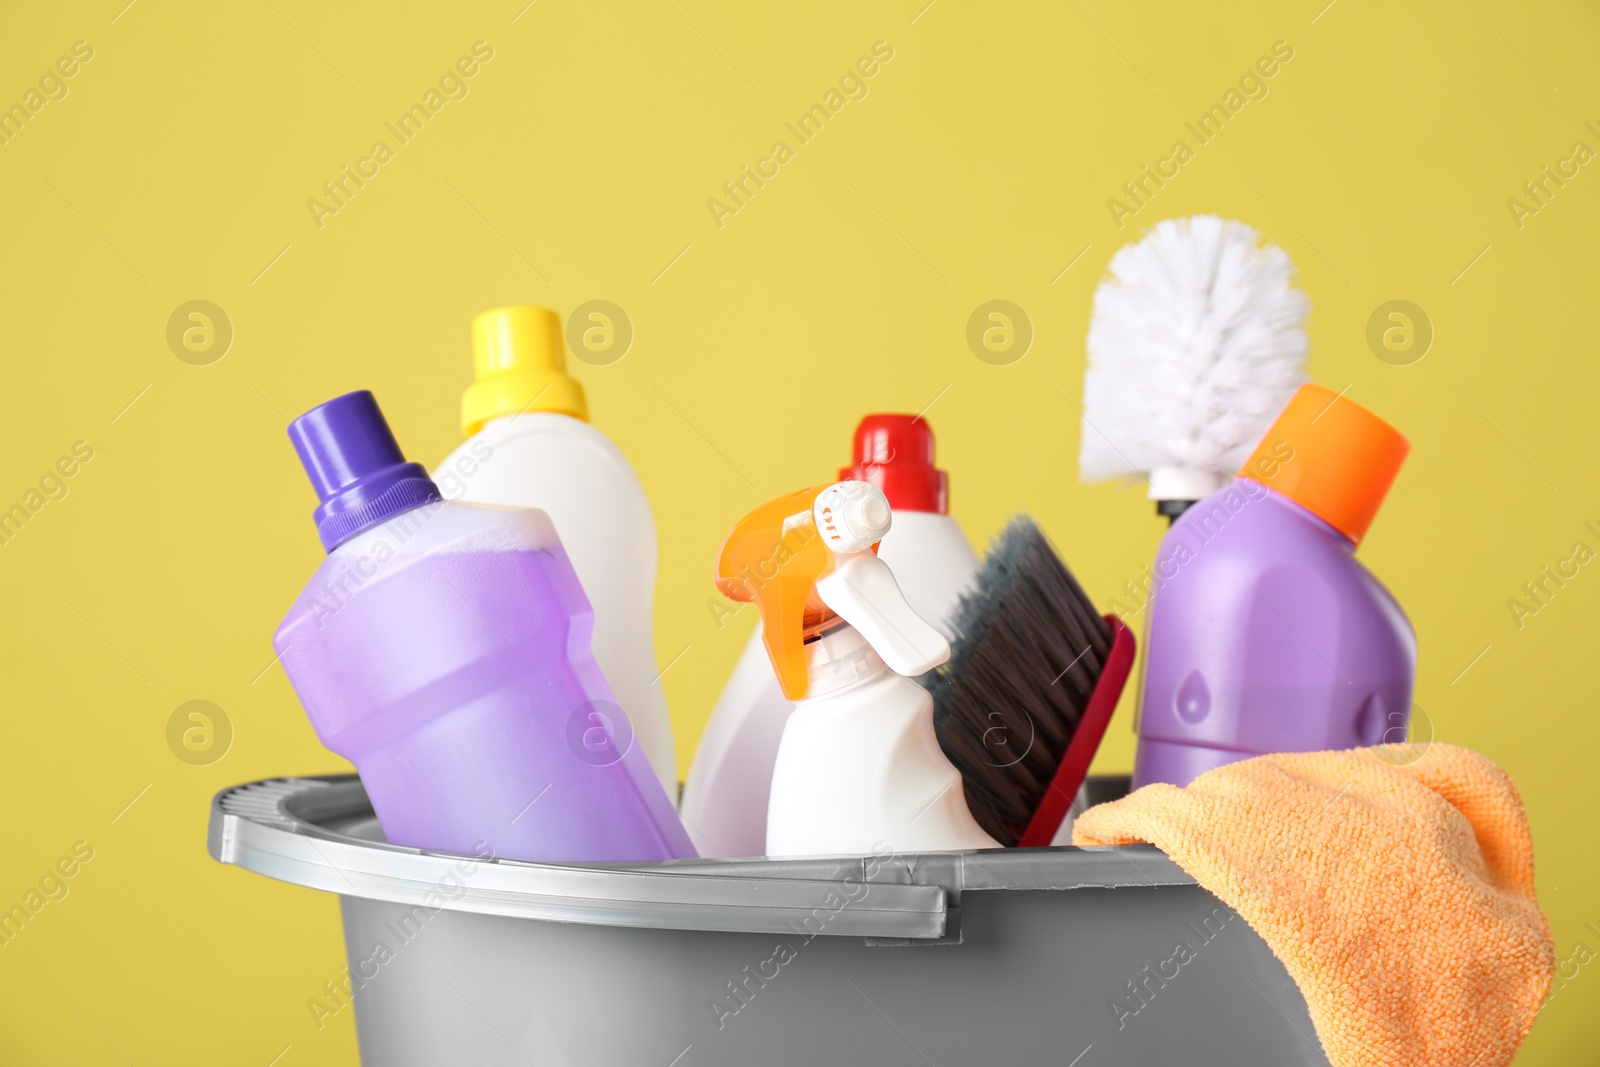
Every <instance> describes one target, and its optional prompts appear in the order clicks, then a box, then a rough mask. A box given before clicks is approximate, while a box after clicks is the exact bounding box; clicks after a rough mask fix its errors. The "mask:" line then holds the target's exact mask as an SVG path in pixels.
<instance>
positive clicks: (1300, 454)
mask: <svg viewBox="0 0 1600 1067" xmlns="http://www.w3.org/2000/svg"><path fill="white" fill-rule="evenodd" d="M1409 450H1410V445H1409V444H1408V443H1407V442H1406V439H1405V438H1404V437H1402V436H1401V435H1400V434H1399V432H1397V431H1396V430H1395V429H1394V428H1393V427H1391V426H1390V425H1389V424H1388V423H1386V422H1384V421H1383V420H1382V419H1380V418H1378V417H1377V416H1376V415H1374V414H1372V413H1371V412H1370V411H1368V410H1366V409H1365V408H1363V407H1362V406H1360V405H1359V404H1357V403H1355V402H1354V401H1352V400H1349V399H1347V398H1345V397H1343V396H1341V395H1338V394H1335V393H1334V392H1333V391H1332V390H1329V389H1325V388H1323V387H1322V386H1319V385H1304V386H1301V387H1300V390H1299V391H1298V392H1297V393H1295V395H1294V397H1293V398H1292V399H1291V400H1290V401H1289V403H1288V405H1287V406H1286V407H1285V408H1284V409H1283V412H1282V413H1281V414H1279V416H1278V419H1277V421H1276V422H1274V423H1273V425H1272V427H1271V429H1269V430H1268V431H1267V433H1266V435H1265V436H1264V437H1263V438H1262V439H1261V443H1260V444H1259V445H1257V446H1256V450H1255V453H1254V454H1253V455H1252V456H1251V457H1250V458H1249V459H1248V460H1247V461H1246V462H1245V464H1244V466H1242V467H1241V468H1240V469H1239V473H1238V476H1237V478H1236V479H1235V481H1234V482H1233V484H1232V485H1230V486H1228V487H1226V488H1224V489H1221V490H1219V491H1218V492H1216V493H1213V494H1212V495H1211V496H1209V497H1207V498H1206V499H1204V500H1201V501H1200V502H1198V503H1196V504H1195V505H1194V506H1193V507H1191V508H1189V509H1188V510H1187V511H1186V512H1184V514H1183V516H1182V517H1181V518H1180V519H1179V520H1178V521H1177V522H1176V523H1175V524H1174V525H1173V527H1172V529H1171V530H1169V531H1168V532H1167V536H1166V538H1165V539H1164V540H1163V541H1162V543H1161V549H1160V551H1159V552H1158V553H1157V555H1156V565H1155V568H1154V573H1155V579H1156V583H1157V584H1156V590H1157V592H1156V594H1155V596H1154V598H1153V600H1152V603H1151V615H1150V623H1149V627H1150V628H1149V635H1148V638H1147V641H1148V644H1147V647H1148V650H1149V651H1148V654H1147V657H1146V661H1145V675H1144V685H1143V689H1142V699H1141V706H1140V717H1139V751H1138V757H1137V760H1136V762H1135V766H1134V775H1133V784H1134V786H1135V787H1136V788H1137V787H1138V786H1142V785H1148V784H1150V783H1152V782H1168V783H1171V784H1173V785H1179V786H1182V785H1187V784H1188V783H1189V782H1191V781H1192V780H1193V779H1194V778H1196V777H1197V776H1199V775H1201V774H1203V773H1205V772H1206V771H1208V770H1211V769H1213V768H1215V767H1220V766H1223V765H1224V764H1228V763H1233V762H1235V761H1237V760H1241V759H1249V758H1250V757H1252V756H1257V755H1265V754H1267V753H1272V752H1316V751H1322V750H1326V749H1341V748H1353V747H1357V746H1361V745H1375V744H1380V743H1384V742H1396V743H1398V742H1403V741H1405V740H1406V733H1407V728H1408V726H1409V723H1410V719H1411V693H1412V686H1413V683H1414V681H1415V676H1416V662H1417V640H1416V635H1415V634H1414V633H1413V631H1412V629H1411V624H1410V622H1408V621H1407V619H1406V616H1405V613H1404V612H1403V611H1401V610H1400V605H1399V604H1398V603H1396V602H1395V599H1394V597H1393V596H1392V595H1390V593H1389V591H1388V590H1387V589H1385V588H1384V587H1383V585H1382V584H1381V583H1380V582H1379V581H1378V580H1377V579H1376V578H1375V577H1373V575H1372V574H1371V572H1369V571H1368V570H1367V569H1366V568H1365V567H1364V566H1362V565H1361V563H1360V562H1359V561H1357V559H1356V557H1355V550H1356V546H1358V545H1359V544H1360V543H1361V540H1362V538H1363V537H1364V536H1365V535H1366V532H1367V528H1368V526H1370V525H1371V523H1372V519H1373V517H1374V516H1375V515H1376V514H1377V511H1378V508H1379V507H1380V506H1381V505H1382V503H1383V499H1384V497H1385V495H1386V494H1387V493H1388V491H1389V487H1390V485H1391V484H1392V483H1393V482H1394V478H1395V475H1396V474H1397V473H1398V472H1399V470H1400V465H1401V463H1403V462H1404V460H1405V457H1406V453H1407V452H1408V451H1409Z"/></svg>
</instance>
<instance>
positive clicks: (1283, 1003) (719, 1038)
mask: <svg viewBox="0 0 1600 1067" xmlns="http://www.w3.org/2000/svg"><path fill="white" fill-rule="evenodd" d="M1125 784H1126V779H1122V780H1116V779H1096V780H1093V781H1091V783H1090V786H1089V787H1086V789H1087V790H1088V791H1089V792H1090V794H1091V795H1090V797H1089V799H1101V796H1097V795H1093V794H1094V793H1099V794H1102V795H1115V792H1116V791H1118V790H1119V789H1120V788H1125ZM209 849H210V852H211V855H212V856H213V857H214V858H215V859H217V860H219V861H221V862H223V863H233V864H237V865H239V866H241V867H244V868H247V869H249V870H252V871H255V872H256V873H258V874H264V875H267V876H268V877H271V878H277V879H280V880H282V881H285V882H291V883H294V884H295V885H302V886H309V887H311V888H313V889H321V890H325V891H328V892H332V893H338V894H339V895H340V898H341V901H342V904H343V914H344V930H345V946H346V952H347V956H348V959H349V964H350V972H351V973H350V996H349V998H348V1000H349V1002H350V1003H353V1004H354V1007H355V1013H356V1026H357V1031H358V1034H359V1039H360V1045H361V1059H362V1062H363V1063H364V1064H366V1065H367V1067H399V1065H411V1064H416V1065H424V1064H426V1065H438V1064H494V1065H500V1064H505V1065H529V1064H533V1065H537V1067H547V1065H555V1067H559V1065H568V1064H571V1065H574V1067H576V1065H583V1067H610V1065H617V1067H621V1065H628V1067H700V1065H706V1064H713V1065H720V1064H727V1065H737V1067H750V1065H766V1064H797V1065H801V1064H803V1065H807V1067H811V1065H822V1064H829V1065H833V1064H838V1065H854V1064H870V1065H873V1067H901V1065H904V1067H957V1065H971V1064H1049V1065H1052V1067H1106V1065H1117V1064H1127V1065H1139V1067H1149V1065H1167V1064H1172V1065H1177V1064H1184V1065H1203V1064H1217V1065H1226V1067H1239V1065H1242V1064H1272V1065H1274V1067H1300V1065H1305V1067H1316V1065H1325V1064H1326V1063H1327V1060H1326V1059H1325V1058H1324V1056H1323V1054H1322V1051H1321V1047H1320V1046H1319V1044H1318V1042H1317V1039H1316V1035H1315V1032H1314V1030H1313V1028H1312V1025H1311V1021H1310V1018H1309V1017H1308V1016H1307V1013H1306V1006H1305V1002H1304V1000H1303V999H1302V998H1301V996H1300V994H1299V992H1298V990H1297V989H1296V988H1295V985H1294V983H1293V981H1292V980H1291V979H1290V978H1289V976H1288V974H1287V972H1285V971H1284V969H1283V966H1282V964H1281V963H1279V962H1278V960H1277V958H1276V957H1274V956H1273V954H1272V953H1271V951H1270V950H1269V949H1268V948H1267V946H1266V945H1265V944H1264V943H1263V942H1262V941H1261V939H1260V938H1259V937H1258V936H1257V935H1256V934H1255V932H1254V931H1252V930H1251V929H1250V928H1249V926H1247V925H1246V924H1245V922H1244V920H1243V919H1240V918H1238V917H1237V916H1235V915H1233V913H1232V912H1230V911H1229V909H1228V908H1226V907H1225V906H1224V905H1222V904H1221V903H1220V902H1219V901H1218V900H1217V899H1216V898H1215V897H1213V896H1212V895H1211V894H1210V893H1208V892H1206V891H1205V890H1203V889H1201V888H1200V887H1199V886H1197V885H1195V884H1194V881H1193V879H1191V878H1190V877H1189V876H1188V875H1186V874H1185V873H1184V872H1183V871H1182V870H1181V869H1180V868H1179V867H1178V866H1177V865H1176V864H1174V863H1173V862H1172V861H1171V860H1169V859H1168V858H1167V857H1166V856H1164V855H1163V854H1161V853H1160V852H1158V851H1156V850H1155V849H1152V848H1143V847H1141V848H1120V849H1074V848H1049V849H1006V850H991V851H986V852H959V853H958V852H943V853H927V854H918V855H894V854H890V853H885V854H882V855H879V856H875V857H868V858H862V857H851V858H831V859H830V858H818V859H803V860H766V859H754V860H731V861H730V860H683V861H678V862H675V863H664V864H637V865H616V864H566V865H556V864H540V863H521V862H515V861H509V860H494V859H486V858H483V857H475V856H462V855H457V854H453V853H438V852H424V851H419V850H417V849H410V848H402V847H399V846H395V845H389V844H385V843H383V840H382V834H381V832H380V831H379V829H378V825H377V820H376V819H375V818H374V817H373V814H372V808H371V805H370V804H369V803H368V801H367V797H366V793H365V792H364V791H363V790H362V788H361V783H360V781H359V780H358V779H357V778H355V777H354V776H342V777H328V778H287V779H272V780H269V781H263V782H255V783H252V784H250V785H243V786H236V787H234V788H231V789H226V790H223V791H222V792H221V793H219V794H218V795H217V796H216V798H215V799H214V800H213V801H212V809H211V824H210V833H209ZM257 921H259V920H257ZM342 996H343V993H342V991H340V990H335V991H334V992H333V993H332V994H330V995H329V997H328V998H327V1000H326V1003H327V1006H328V1007H329V1009H330V1010H342V1008H341V1005H340V1003H339V999H338V998H340V997H342Z"/></svg>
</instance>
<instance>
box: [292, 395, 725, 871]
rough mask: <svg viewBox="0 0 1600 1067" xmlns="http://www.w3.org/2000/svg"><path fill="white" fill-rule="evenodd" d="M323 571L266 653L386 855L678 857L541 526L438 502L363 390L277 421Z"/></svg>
mask: <svg viewBox="0 0 1600 1067" xmlns="http://www.w3.org/2000/svg"><path fill="white" fill-rule="evenodd" d="M289 437H290V439H291V440H292V441H293V442H294V447H295V451H296V452H298V453H299V455H300V461H301V463H303V464H304V465H305V469H306V473H307V474H308V475H309V476H310V478H311V483H312V485H313V486H315V488H316V490H317V496H318V498H319V499H320V503H319V505H318V506H317V509H316V511H315V512H314V513H313V517H314V518H315V519H316V523H317V533H318V535H319V536H320V537H321V539H322V544H323V547H324V548H326V549H327V551H328V558H327V559H326V560H325V561H324V562H323V564H322V566H321V567H319V568H318V569H317V572H316V574H315V575H313V576H312V579H311V582H310V584H308V585H307V586H306V588H305V590H304V591H303V592H302V593H301V594H300V597H299V599H298V600H296V602H295V605H294V607H293V608H292V609H290V611H289V614H288V615H287V616H286V617H285V618H284V620H283V623H282V624H281V625H280V626H279V627H278V632H277V633H276V634H275V635H274V637H273V646H274V647H275V648H276V649H277V651H278V654H279V656H280V657H281V658H282V660H283V666H284V669H285V670H286V671H287V672H288V674H289V680H290V681H291V682H292V683H293V684H294V688H295V692H296V693H297V694H298V695H299V697H300V702H301V703H302V704H303V705H304V706H305V709H306V714H308V715H309V716H310V717H311V723H312V725H313V726H314V727H316V731H317V736H318V737H320V738H321V739H322V742H323V744H325V745H327V746H328V748H330V749H332V750H333V751H335V752H337V753H339V754H340V755H341V756H344V757H345V758H346V759H348V760H349V761H350V762H352V763H354V764H355V765H356V770H357V771H359V772H360V774H361V781H362V784H364V785H365V786H366V789H367V795H368V796H369V797H370V798H371V800H372V807H373V810H374V811H375V812H376V813H377V816H378V822H379V824H380V825H381V826H382V827H383V832H384V834H385V836H386V837H387V838H388V839H389V841H390V842H392V843H394V844H399V845H408V846H411V847H414V848H426V849H439V850H446V851H454V852H481V851H482V850H483V849H484V847H485V846H487V848H488V849H489V850H492V852H493V854H494V855H495V856H498V857H501V858H506V859H520V860H538V861H554V862H566V861H583V860H594V861H601V860H665V859H674V858H678V857H685V856H693V855H694V848H693V846H692V845H690V843H689V837H688V834H687V833H685V831H684V828H683V825H682V823H681V822H679V820H678V816H677V813H676V812H675V811H674V810H673V805H672V802H671V801H670V800H669V799H668V798H667V796H666V794H665V793H664V792H663V791H662V789H661V785H660V783H659V780H658V779H657V777H656V775H655V773H654V772H653V771H652V770H651V768H650V765H649V762H648V759H647V757H646V756H645V754H644V751H643V749H642V748H641V747H640V746H639V745H638V744H635V743H634V739H633V735H632V731H631V729H630V728H629V725H628V717H627V715H626V714H625V713H624V712H623V710H622V709H620V708H618V707H617V705H616V703H615V702H614V701H613V699H612V694H611V690H610V688H609V687H608V686H607V685H606V681H605V679H604V678H603V677H602V676H601V674H600V669H599V667H597V666H596V665H595V661H594V658H593V656H592V655H591V654H590V651H589V635H590V631H591V629H592V627H593V616H592V614H591V612H590V609H589V602H588V600H587V599H585V597H584V594H583V589H582V587H581V586H579V584H578V578H577V575H576V574H575V573H574V572H573V569H572V564H571V563H569V562H568V560H567V554H566V552H565V551H563V549H562V547H561V542H560V541H559V540H558V539H557V537H556V534H555V530H554V528H553V527H552V526H551V524H550V520H549V518H548V517H546V515H545V514H544V512H542V511H536V510H532V509H521V508H499V507H486V506H480V505H473V504H461V503H453V502H446V501H445V500H444V499H443V497H442V496H441V495H440V493H439V490H438V487H437V486H435V485H434V483H433V481H432V480H431V479H429V477H428V473H427V471H426V470H425V469H424V468H423V467H422V466H421V465H419V464H416V463H407V462H406V460H405V457H404V456H403V455H402V454H401V452H400V448H399V446H398V445H397V444H396V443H395V439H394V436H393V435H392V434H391V433H390V432H389V427H388V424H387V423H386V422H385V421H384V418H383V414H382V412H380V411H379V410H378V404H377V401H376V400H374V399H373V396H372V394H371V393H369V392H365V391H362V392H357V393H347V394H346V395H344V396H341V397H336V398H335V399H333V400H330V401H328V402H327V403H325V404H323V405H321V406H320V407H316V408H312V409H311V410H310V411H308V412H306V413H305V414H304V415H302V416H300V417H299V418H298V419H296V420H294V422H292V423H291V424H290V425H289Z"/></svg>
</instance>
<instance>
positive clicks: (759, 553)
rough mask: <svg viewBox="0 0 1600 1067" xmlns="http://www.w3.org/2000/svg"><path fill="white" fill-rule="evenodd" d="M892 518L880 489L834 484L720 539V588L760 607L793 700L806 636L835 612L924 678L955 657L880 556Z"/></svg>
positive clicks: (778, 503)
mask: <svg viewBox="0 0 1600 1067" xmlns="http://www.w3.org/2000/svg"><path fill="white" fill-rule="evenodd" d="M892 521H893V514H892V512H891V509H890V507H889V501H888V499H887V498H886V497H885V496H884V495H883V492H882V490H880V489H878V488H877V487H876V486H874V485H871V484H869V483H867V482H857V481H850V482H836V483H834V484H833V485H827V486H813V487H811V488H809V489H801V490H799V491H798V492H794V493H788V494H786V495H784V496H781V497H778V498H777V499H776V500H771V501H768V502H767V503H766V504H763V505H762V506H761V507H758V508H756V509H755V510H754V511H752V512H751V513H750V514H748V515H746V516H745V517H744V518H743V519H740V520H739V523H738V525H736V526H735V527H734V528H733V531H732V532H731V533H730V534H729V535H728V539H727V540H726V541H725V542H723V545H722V551H721V553H720V554H719V555H718V558H717V588H718V589H720V590H721V591H722V594H723V595H724V596H726V597H728V598H730V599H732V600H738V601H741V602H744V603H755V604H756V605H758V606H759V607H760V609H761V620H762V641H763V643H764V644H765V645H766V649H767V655H768V656H769V657H770V658H771V659H772V666H773V669H774V671H776V673H777V676H778V683H779V685H780V686H781V687H782V688H783V694H784V696H786V697H788V698H789V699H790V700H799V699H801V698H803V697H804V696H805V695H806V692H807V691H808V689H809V684H810V680H809V678H808V677H807V673H806V656H805V640H806V631H807V630H808V629H812V630H815V629H816V628H817V627H818V626H820V625H821V624H823V623H826V622H827V620H828V619H829V618H831V617H832V616H834V615H837V616H839V617H841V618H843V619H844V621H845V622H847V623H849V624H850V625H851V626H854V627H855V628H856V629H857V630H858V631H859V632H860V633H861V635H862V636H863V637H864V638H866V640H867V643H868V644H870V645H871V646H872V647H873V649H874V650H875V651H876V652H877V653H878V655H879V656H881V657H882V658H883V661H884V662H885V663H886V664H887V665H888V666H889V667H890V669H892V670H894V671H896V672H898V673H900V674H908V675H916V674H922V673H923V672H925V671H928V670H931V669H932V668H934V667H937V666H938V665H939V664H941V663H943V662H944V661H945V660H947V659H949V657H950V645H949V643H948V642H947V641H946V640H945V639H944V637H943V636H942V635H941V634H940V633H939V632H938V631H937V630H935V629H934V628H933V627H931V626H929V625H928V624H927V623H926V622H925V621H923V619H922V617H921V616H919V615H918V614H917V613H916V612H914V611H913V610H911V606H910V605H909V604H907V603H906V599H905V597H904V596H903V595H902V594H901V592H900V586H899V585H898V584H897V583H896V582H895V580H894V574H893V572H891V571H890V570H889V566H888V564H886V563H884V562H883V561H882V560H880V559H878V557H877V554H876V553H875V551H874V549H875V548H876V546H877V542H878V541H879V540H880V539H882V537H883V535H884V534H886V533H888V532H889V527H890V524H891V522H892Z"/></svg>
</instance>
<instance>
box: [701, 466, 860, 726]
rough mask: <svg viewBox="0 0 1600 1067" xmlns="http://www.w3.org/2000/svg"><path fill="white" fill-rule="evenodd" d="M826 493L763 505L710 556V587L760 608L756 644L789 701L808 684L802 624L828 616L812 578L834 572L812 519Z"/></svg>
mask: <svg viewBox="0 0 1600 1067" xmlns="http://www.w3.org/2000/svg"><path fill="white" fill-rule="evenodd" d="M826 488H827V486H826V485H816V486H812V487H811V488H810V489H801V490H799V491H798V492H794V493H786V494H784V495H783V496H780V497H778V499H776V500H769V501H767V503H765V504H762V505H761V506H760V507H758V508H756V509H755V510H754V511H752V512H751V513H750V514H748V515H746V516H745V517H744V518H742V519H740V520H739V523H738V525H736V526H735V527H734V528H733V532H731V533H730V534H728V539H727V540H726V541H724V542H723V543H722V551H721V552H719V553H718V554H717V589H718V590H720V591H721V593H722V595H723V596H725V597H727V598H728V599H730V600H737V601H740V602H742V603H746V604H749V603H754V604H756V605H757V606H758V607H759V608H760V609H761V640H762V643H763V644H765V645H766V646H767V656H768V657H769V658H770V659H771V660H772V668H773V670H774V671H775V672H776V673H777V675H778V684H779V686H781V687H782V689H783V695H784V696H785V697H787V698H788V699H790V700H799V699H801V698H802V697H804V696H805V695H806V690H807V689H808V688H809V687H810V678H809V677H808V676H807V673H806V653H805V631H806V626H807V625H808V624H815V623H818V622H821V621H823V620H824V619H825V618H826V616H827V615H830V614H832V612H830V611H829V610H828V607H827V606H826V605H825V604H823V603H822V601H821V600H820V599H819V598H818V597H817V579H819V578H821V577H822V576H823V575H825V574H827V573H828V572H829V571H831V570H833V553H832V552H831V551H829V549H828V546H827V543H826V542H825V541H824V540H823V538H822V537H821V535H820V534H819V533H818V531H817V524H816V520H815V519H814V518H813V517H812V515H811V505H812V504H813V503H815V502H816V499H817V494H818V493H820V492H822V491H823V490H824V489H826Z"/></svg>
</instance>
